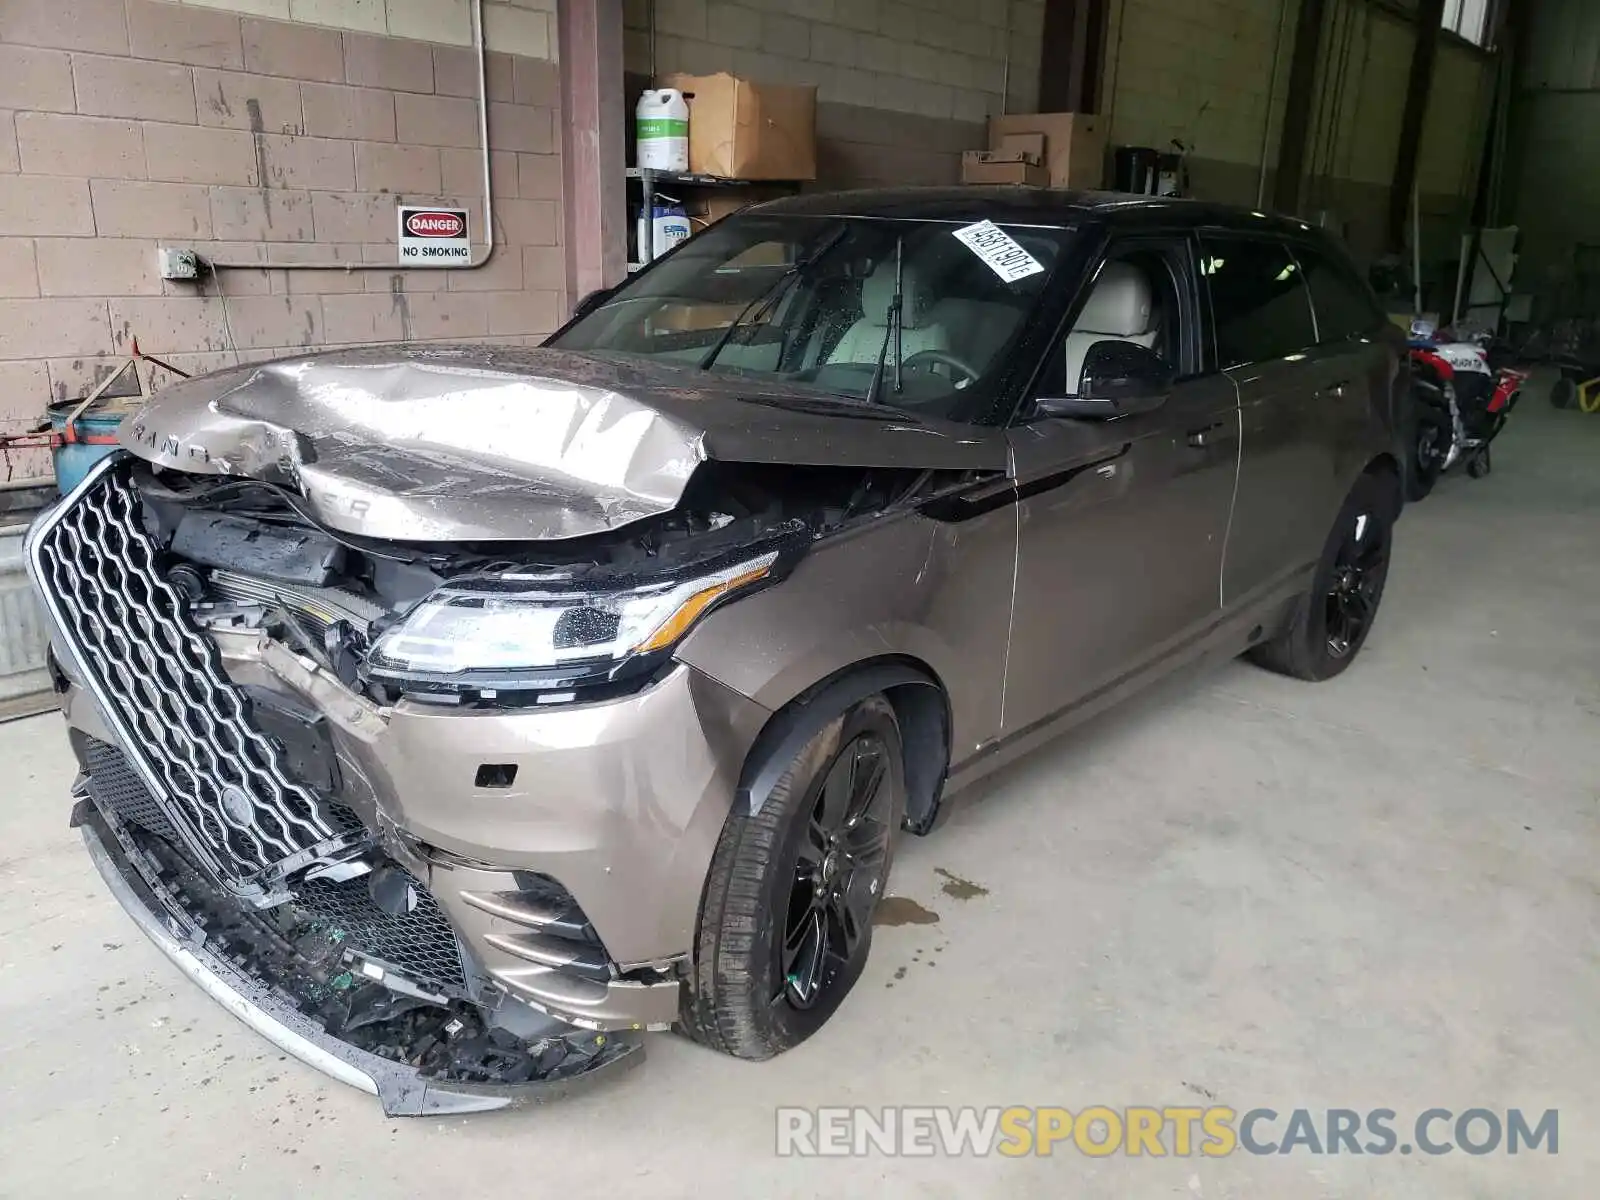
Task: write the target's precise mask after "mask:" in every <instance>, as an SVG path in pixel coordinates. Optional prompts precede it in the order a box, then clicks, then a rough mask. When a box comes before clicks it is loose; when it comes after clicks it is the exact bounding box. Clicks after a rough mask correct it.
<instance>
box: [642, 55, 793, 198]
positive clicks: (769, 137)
mask: <svg viewBox="0 0 1600 1200" xmlns="http://www.w3.org/2000/svg"><path fill="white" fill-rule="evenodd" d="M656 86H657V87H671V88H677V89H678V90H679V91H681V92H683V93H684V95H685V96H686V97H688V100H689V170H691V171H695V172H698V173H700V174H703V175H722V176H725V177H727V178H730V179H815V178H816V177H817V89H816V88H814V87H787V86H779V85H777V84H770V83H752V82H750V81H749V80H748V79H739V78H736V77H735V76H733V75H729V74H726V73H723V74H718V75H667V76H665V77H663V78H661V79H658V80H656Z"/></svg>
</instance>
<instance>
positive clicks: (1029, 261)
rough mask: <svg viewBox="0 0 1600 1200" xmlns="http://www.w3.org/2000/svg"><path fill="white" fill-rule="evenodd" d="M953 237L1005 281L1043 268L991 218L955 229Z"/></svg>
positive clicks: (1022, 277)
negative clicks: (990, 219)
mask: <svg viewBox="0 0 1600 1200" xmlns="http://www.w3.org/2000/svg"><path fill="white" fill-rule="evenodd" d="M956 237H957V238H959V239H960V241H961V244H962V245H964V246H966V248H967V249H968V250H971V251H972V252H973V253H974V254H976V255H977V256H978V257H979V258H981V259H982V260H983V261H984V264H985V265H986V266H988V268H989V269H990V270H991V271H993V272H994V273H995V274H996V275H998V276H1000V278H1001V279H1003V280H1005V281H1006V282H1007V283H1015V282H1017V280H1019V279H1026V278H1027V277H1028V276H1029V275H1037V274H1038V273H1039V272H1040V271H1042V270H1044V264H1043V263H1041V262H1040V261H1039V260H1038V259H1036V258H1035V257H1034V256H1033V255H1031V254H1029V253H1028V252H1027V251H1026V250H1024V249H1023V248H1022V247H1021V246H1020V245H1018V244H1017V241H1016V239H1015V238H1013V237H1012V236H1011V235H1010V234H1009V233H1007V232H1006V231H1005V230H1004V229H1001V228H1000V227H999V226H998V225H996V224H995V223H994V222H993V221H979V222H978V223H977V224H976V225H968V226H966V227H965V228H964V229H958V230H956Z"/></svg>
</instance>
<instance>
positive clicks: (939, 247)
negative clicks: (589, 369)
mask: <svg viewBox="0 0 1600 1200" xmlns="http://www.w3.org/2000/svg"><path fill="white" fill-rule="evenodd" d="M1071 236H1072V232H1071V230H1068V229H1040V228H1033V227H1023V226H1004V227H1001V228H1000V229H996V228H995V227H994V226H992V225H989V224H988V223H987V222H984V223H982V224H981V225H974V226H963V225H960V224H951V223H946V222H934V221H900V220H879V219H868V218H850V217H844V218H840V217H798V216H781V215H763V214H752V215H750V216H744V217H731V218H729V219H727V220H724V221H721V222H719V223H718V224H716V225H715V226H713V227H712V228H710V229H708V230H706V231H705V232H704V233H702V234H700V235H699V236H697V237H694V238H691V239H690V240H689V241H687V242H685V243H684V244H683V245H682V246H681V247H679V248H678V249H677V250H676V251H674V252H673V253H672V254H671V256H669V257H668V258H666V259H663V260H662V261H661V262H660V263H658V264H657V265H656V266H655V267H653V268H652V269H651V270H649V271H647V272H645V273H644V274H643V275H640V276H639V277H637V278H635V279H633V280H631V281H629V282H628V283H627V284H626V285H624V286H623V287H622V288H621V289H620V290H618V291H617V292H616V293H615V294H613V295H612V296H610V297H608V298H607V299H606V301H605V302H604V303H603V304H601V305H600V306H599V307H597V308H596V309H594V310H593V311H592V312H590V313H588V314H587V315H585V316H584V317H583V318H581V319H580V320H578V321H577V322H575V323H574V324H573V325H572V326H571V328H569V329H567V330H566V331H565V332H563V333H562V334H561V335H560V336H559V337H557V338H555V339H553V340H552V341H551V342H550V343H549V344H550V345H551V346H554V347H557V348H559V349H563V350H580V351H587V352H590V353H605V354H617V355H630V356H635V357H640V358H647V359H651V360H653V361H656V362H660V363H673V364H681V365H683V366H686V367H690V368H694V369H701V370H707V371H714V372H717V373H720V374H724V375H737V376H743V377H750V378H758V379H761V380H763V381H766V382H783V383H790V384H798V385H801V386H803V387H808V388H813V389H816V390H818V391H821V392H827V393H829V394H832V395H836V396H843V397H845V398H847V399H852V400H860V401H871V402H874V403H880V404H887V405H891V406H894V407H897V408H904V409H910V410H913V411H916V412H919V413H925V414H927V415H930V416H937V417H946V418H952V419H967V417H968V415H969V414H972V413H976V412H979V411H982V409H983V408H984V406H985V404H986V403H987V401H988V398H989V393H990V392H991V391H992V389H993V387H994V386H995V384H996V383H997V381H998V379H999V377H1000V376H1001V375H1002V373H1003V371H1004V368H1005V367H1006V365H1007V360H1008V357H1009V352H1010V350H1011V348H1012V347H1013V346H1014V345H1015V344H1016V342H1017V341H1018V339H1019V338H1020V337H1021V335H1022V332H1023V330H1024V328H1025V327H1026V326H1027V324H1028V322H1029V320H1030V318H1031V317H1032V315H1033V313H1034V311H1035V309H1036V308H1037V306H1038V304H1039V301H1040V298H1041V297H1042V296H1043V295H1044V293H1045V289H1046V288H1047V287H1048V286H1049V284H1050V282H1051V280H1052V278H1053V277H1054V275H1055V272H1056V267H1057V265H1058V263H1060V262H1061V261H1062V259H1063V256H1064V255H1063V252H1064V250H1065V249H1066V247H1067V245H1068V240H1069V239H1070V238H1071Z"/></svg>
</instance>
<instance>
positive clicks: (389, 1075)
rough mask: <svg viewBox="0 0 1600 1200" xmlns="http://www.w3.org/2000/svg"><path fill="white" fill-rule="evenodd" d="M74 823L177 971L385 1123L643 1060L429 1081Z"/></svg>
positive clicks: (117, 893)
mask: <svg viewBox="0 0 1600 1200" xmlns="http://www.w3.org/2000/svg"><path fill="white" fill-rule="evenodd" d="M84 803H85V804H87V802H84ZM74 819H75V820H77V821H78V823H79V826H80V828H81V830H82V833H83V840H84V844H85V846H87V848H88V850H89V857H90V858H91V859H92V860H93V862H94V865H95V868H96V869H97V870H98V871H99V872H100V876H101V878H102V879H104V880H105V882H106V887H107V888H108V889H109V890H110V892H111V894H112V895H113V896H114V897H116V900H117V903H119V904H120V905H122V907H123V908H124V909H125V910H127V913H128V915H129V916H130V917H132V918H133V920H134V923H135V924H136V925H138V926H139V928H140V929H141V930H143V931H144V933H145V936H147V937H148V938H149V939H150V940H151V941H152V942H154V943H155V945H156V947H157V949H159V950H160V951H161V952H162V953H163V954H165V955H166V956H167V957H168V958H169V959H171V960H172V962H173V963H174V964H175V965H176V966H177V967H178V969H179V970H180V971H182V972H183V973H184V974H185V975H187V976H188V977H189V978H190V979H191V980H193V981H194V982H195V983H197V984H198V985H199V986H200V987H201V988H202V989H203V990H204V991H205V992H206V993H207V994H208V995H210V996H211V998H212V999H214V1000H216V1001H217V1002H218V1003H219V1004H221V1005H222V1006H223V1007H224V1008H226V1009H227V1010H228V1011H229V1012H231V1013H232V1014H233V1015H234V1016H236V1017H238V1018H239V1020H241V1021H243V1022H244V1023H245V1024H246V1025H248V1026H249V1027H250V1028H251V1029H253V1030H255V1031H256V1032H257V1033H259V1034H261V1035H262V1036H263V1037H265V1038H266V1039H267V1040H268V1041H270V1042H272V1043H273V1044H274V1045H275V1046H277V1047H278V1048H279V1049H281V1050H283V1051H284V1052H285V1053H288V1054H291V1055H293V1056H294V1057H295V1058H297V1059H299V1060H300V1061H301V1062H303V1063H305V1064H306V1065H307V1066H310V1067H314V1068H315V1069H317V1070H318V1071H321V1072H323V1073H324V1074H325V1075H329V1076H331V1077H332V1078H334V1079H337V1080H339V1081H340V1082H341V1083H347V1084H349V1085H351V1086H352V1087H356V1088H359V1089H361V1090H362V1091H364V1092H367V1093H369V1094H371V1095H374V1096H376V1097H378V1099H379V1101H380V1102H381V1103H382V1105H383V1111H384V1112H385V1113H387V1114H388V1115H389V1116H424V1115H427V1114H436V1113H464V1112H482V1111H487V1110H490V1109H499V1108H509V1107H513V1106H517V1105H523V1104H531V1103H537V1102H541V1101H545V1100H553V1099H556V1098H558V1097H560V1096H565V1095H569V1094H571V1093H572V1092H573V1091H574V1090H577V1089H580V1088H586V1087H588V1086H591V1085H593V1084H595V1083H598V1082H599V1081H600V1080H602V1079H605V1078H610V1077H612V1076H614V1075H616V1074H619V1073H620V1072H622V1071H624V1070H626V1069H627V1068H629V1067H632V1066H635V1065H637V1063H638V1062H639V1061H640V1060H641V1059H642V1057H643V1046H642V1045H641V1044H640V1043H639V1042H638V1041H636V1040H630V1039H629V1038H628V1037H627V1035H618V1036H614V1037H613V1040H612V1044H611V1045H610V1046H609V1047H607V1048H606V1050H605V1053H604V1061H597V1062H595V1063H594V1064H593V1065H590V1066H588V1067H587V1069H585V1070H584V1071H583V1072H582V1073H581V1074H577V1075H574V1076H572V1077H570V1078H566V1079H555V1080H548V1079H547V1080H534V1081H531V1082H527V1083H517V1084H495V1083H469V1082H460V1081H447V1080H440V1079H432V1078H427V1077H425V1076H424V1075H423V1074H422V1073H421V1072H420V1071H418V1070H417V1069H416V1068H415V1067H412V1066H409V1065H407V1064H406V1063H402V1062H396V1061H394V1060H392V1059H388V1058H382V1057H379V1056H378V1055H376V1054H371V1053H368V1052H367V1051H365V1050H362V1049H360V1048H358V1047H356V1046H353V1045H351V1044H350V1043H348V1042H346V1041H342V1040H340V1039H339V1038H336V1037H334V1036H332V1035H331V1034H329V1033H328V1032H326V1030H324V1029H323V1027H322V1026H321V1025H320V1024H319V1023H318V1022H317V1021H316V1020H314V1019H313V1018H312V1017H310V1016H307V1015H306V1014H305V1013H303V1012H301V1011H300V1007H299V1005H298V1004H297V1003H296V1002H295V1001H294V1000H293V999H292V998H291V997H289V996H288V995H286V994H285V993H283V992H281V991H279V990H278V989H277V988H275V987H273V986H272V985H270V984H268V983H266V982H264V981H262V980H260V979H258V978H255V977H254V976H252V975H250V974H247V973H246V972H245V971H244V970H243V969H241V968H240V967H239V966H237V965H236V964H235V963H233V962H231V961H229V960H228V959H227V958H225V957H223V956H222V955H221V954H219V953H217V952H216V950H215V949H214V948H213V946H212V944H211V943H210V939H208V938H207V936H206V933H205V931H204V930H203V929H201V928H200V926H199V924H198V923H197V922H195V921H193V920H192V919H186V917H185V916H184V915H183V914H182V913H180V912H177V911H173V909H172V908H171V907H169V906H167V905H163V904H161V903H160V902H159V900H158V899H157V898H156V896H157V893H156V892H155V890H154V889H155V888H156V887H159V886H160V883H159V880H158V879H156V878H154V877H149V878H147V877H146V876H145V875H144V873H142V872H141V871H140V869H139V868H138V867H136V866H135V864H134V861H133V859H132V857H131V855H130V852H129V851H130V847H127V846H124V845H123V844H122V843H121V841H120V839H119V838H118V836H117V833H116V831H115V830H114V829H112V828H111V827H109V826H108V825H106V824H105V823H104V822H103V821H101V820H100V819H98V816H97V814H92V813H89V812H86V811H85V810H84V809H83V808H80V809H79V810H78V811H77V812H76V813H75V814H74ZM135 853H136V851H135Z"/></svg>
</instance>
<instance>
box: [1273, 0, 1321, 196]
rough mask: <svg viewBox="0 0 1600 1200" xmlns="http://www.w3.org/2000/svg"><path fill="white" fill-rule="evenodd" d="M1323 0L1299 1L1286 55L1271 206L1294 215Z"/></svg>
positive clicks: (1314, 88)
mask: <svg viewBox="0 0 1600 1200" xmlns="http://www.w3.org/2000/svg"><path fill="white" fill-rule="evenodd" d="M1326 11H1327V4H1326V3H1325V0H1301V4H1300V17H1299V20H1298V21H1297V22H1296V24H1295V28H1294V52H1293V53H1292V54H1291V55H1290V56H1289V86H1288V91H1287V92H1286V93H1285V95H1284V100H1283V127H1282V129H1281V131H1280V132H1279V134H1278V173H1277V177H1276V179H1275V180H1274V181H1273V187H1272V206H1273V207H1274V208H1275V209H1277V210H1278V211H1279V212H1284V213H1293V212H1298V211H1299V208H1300V184H1301V182H1302V179H1301V177H1302V176H1303V175H1304V174H1305V169H1306V137H1307V135H1308V134H1309V133H1310V132H1311V110H1312V107H1313V105H1314V103H1315V101H1316V93H1317V63H1318V60H1319V59H1320V58H1321V56H1322V18H1323V14H1324V13H1325V12H1326Z"/></svg>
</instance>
